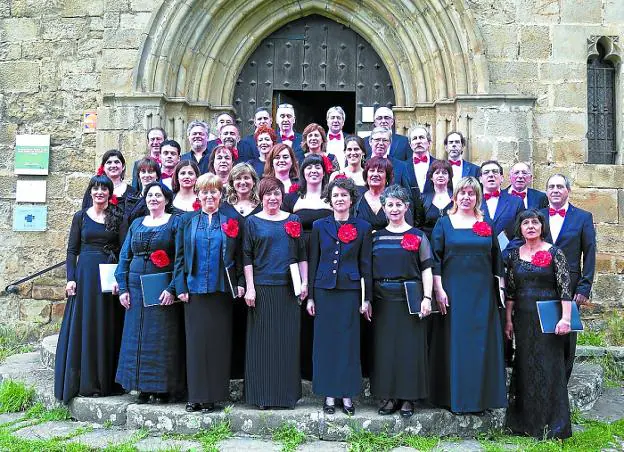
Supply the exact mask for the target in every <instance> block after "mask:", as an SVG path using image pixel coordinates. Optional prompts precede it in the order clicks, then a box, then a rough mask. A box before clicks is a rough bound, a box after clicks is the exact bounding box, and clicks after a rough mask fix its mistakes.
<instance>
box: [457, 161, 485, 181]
mask: <svg viewBox="0 0 624 452" xmlns="http://www.w3.org/2000/svg"><path fill="white" fill-rule="evenodd" d="M480 174H481V167H479V166H477V165H475V164H474V163H470V162H469V161H468V160H464V161H463V162H462V177H469V176H472V177H476V178H477V179H479V175H480Z"/></svg>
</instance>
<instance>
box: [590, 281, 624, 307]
mask: <svg viewBox="0 0 624 452" xmlns="http://www.w3.org/2000/svg"><path fill="white" fill-rule="evenodd" d="M592 291H593V294H592V296H593V299H594V301H597V302H598V304H600V305H601V306H603V307H607V308H608V307H612V308H622V307H623V306H624V275H611V274H605V273H601V274H597V275H596V276H595V277H594V284H593V286H592Z"/></svg>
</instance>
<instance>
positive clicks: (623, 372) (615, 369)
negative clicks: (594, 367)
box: [594, 354, 624, 388]
mask: <svg viewBox="0 0 624 452" xmlns="http://www.w3.org/2000/svg"><path fill="white" fill-rule="evenodd" d="M594 362H596V363H598V364H600V367H602V370H603V371H604V383H605V386H606V387H608V388H618V387H620V386H622V384H623V383H624V369H623V368H622V366H620V365H619V364H618V363H617V362H616V361H615V358H614V357H613V356H612V355H609V354H606V355H603V356H600V357H598V358H595V359H594Z"/></svg>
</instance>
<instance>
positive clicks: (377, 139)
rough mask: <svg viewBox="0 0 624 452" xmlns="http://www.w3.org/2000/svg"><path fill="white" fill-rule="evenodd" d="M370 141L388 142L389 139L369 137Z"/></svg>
mask: <svg viewBox="0 0 624 452" xmlns="http://www.w3.org/2000/svg"><path fill="white" fill-rule="evenodd" d="M371 141H372V142H374V143H390V140H389V139H387V138H371Z"/></svg>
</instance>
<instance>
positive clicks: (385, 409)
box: [377, 399, 399, 416]
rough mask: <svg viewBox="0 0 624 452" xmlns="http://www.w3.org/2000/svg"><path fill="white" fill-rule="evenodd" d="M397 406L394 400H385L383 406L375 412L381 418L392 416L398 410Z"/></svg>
mask: <svg viewBox="0 0 624 452" xmlns="http://www.w3.org/2000/svg"><path fill="white" fill-rule="evenodd" d="M397 405H398V404H397V402H396V400H392V399H390V400H386V401H385V402H384V404H383V405H381V408H379V410H377V412H378V413H379V414H381V415H382V416H386V415H388V414H394V413H396V412H397V410H398V409H399V408H398V406H397Z"/></svg>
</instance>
